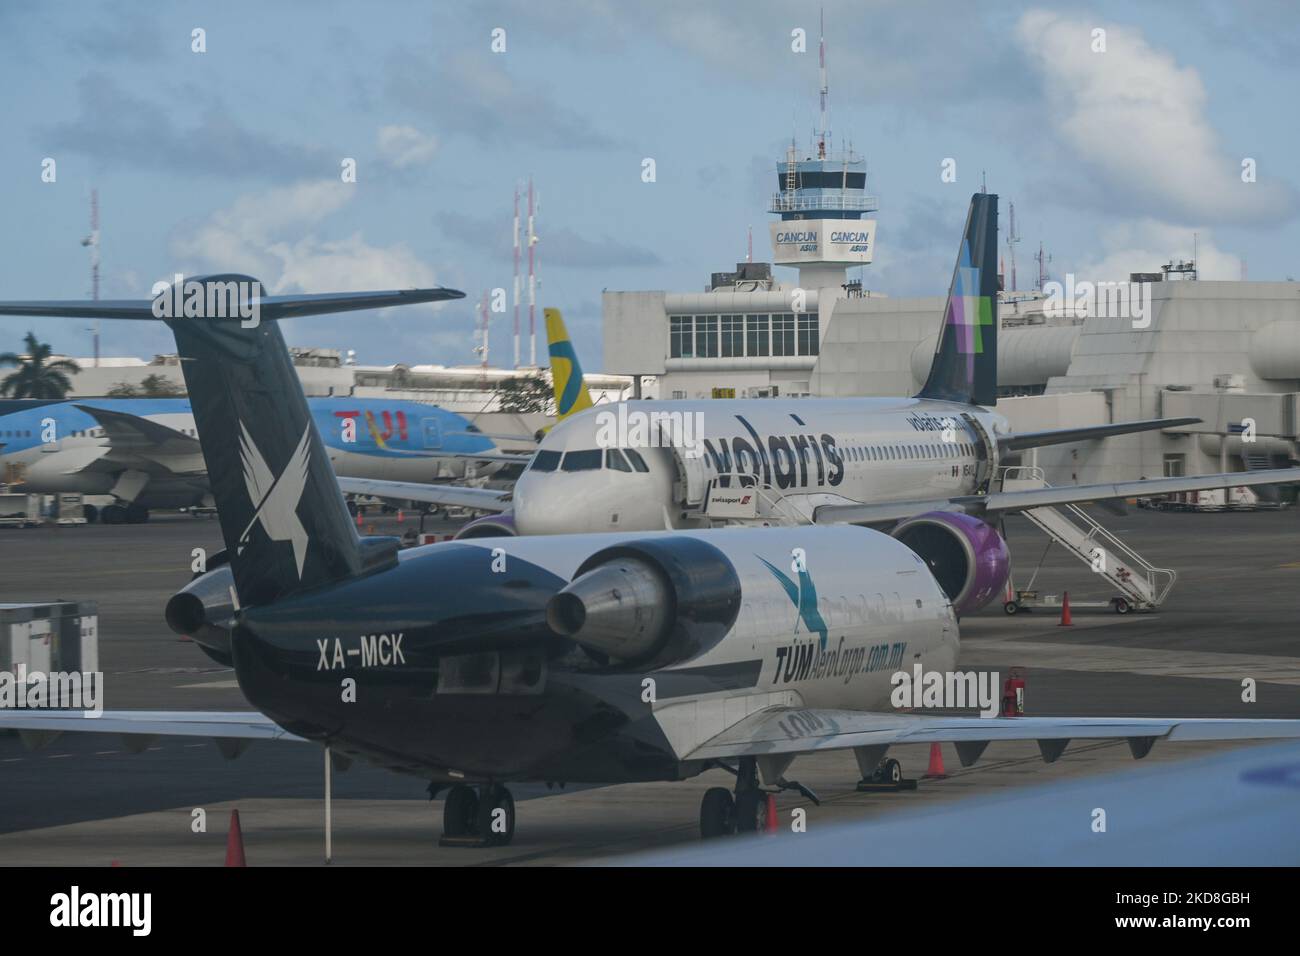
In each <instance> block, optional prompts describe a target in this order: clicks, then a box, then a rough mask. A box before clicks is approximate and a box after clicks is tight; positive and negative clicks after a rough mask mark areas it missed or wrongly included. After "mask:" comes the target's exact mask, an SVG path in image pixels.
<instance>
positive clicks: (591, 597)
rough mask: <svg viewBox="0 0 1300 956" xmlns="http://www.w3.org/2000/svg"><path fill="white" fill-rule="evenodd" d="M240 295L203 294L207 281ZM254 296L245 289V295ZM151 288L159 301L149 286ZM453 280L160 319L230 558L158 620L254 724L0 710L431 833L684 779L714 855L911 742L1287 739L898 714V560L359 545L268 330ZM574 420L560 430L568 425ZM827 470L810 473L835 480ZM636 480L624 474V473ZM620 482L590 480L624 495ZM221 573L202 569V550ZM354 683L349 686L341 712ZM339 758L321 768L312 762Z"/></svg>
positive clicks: (828, 535) (910, 563)
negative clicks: (217, 761) (331, 781)
mask: <svg viewBox="0 0 1300 956" xmlns="http://www.w3.org/2000/svg"><path fill="white" fill-rule="evenodd" d="M230 279H237V280H241V281H244V280H246V277H242V276H215V277H209V278H208V279H207V280H203V281H210V282H221V281H226V280H230ZM247 281H250V282H251V281H252V280H247ZM164 294H166V293H164ZM461 295H462V293H459V292H456V291H453V290H450V289H422V290H411V291H406V292H373V293H355V294H351V293H349V294H339V295H324V296H276V297H269V298H262V299H261V300H260V303H259V304H260V308H261V316H262V321H261V322H260V324H258V325H257V326H256V327H255V328H244V327H242V326H241V325H240V323H239V322H238V321H235V320H230V319H222V318H218V317H211V318H202V317H190V318H168V319H166V320H165V321H166V322H167V324H168V326H169V327H170V328H171V330H172V332H173V334H174V335H175V337H176V345H177V352H178V354H179V355H180V356H181V358H182V369H183V370H184V374H185V380H186V384H187V386H188V389H189V395H190V401H191V404H192V407H193V411H194V418H195V422H196V424H197V426H198V432H199V436H200V442H201V445H202V451H203V456H204V459H205V460H206V462H207V465H208V475H209V480H210V483H211V486H212V493H213V496H214V498H215V499H216V508H217V513H218V517H219V519H220V524H221V531H222V535H223V537H224V539H225V545H226V550H225V553H224V557H225V561H226V563H225V564H218V565H216V566H215V567H214V566H213V565H212V564H211V563H210V564H209V567H210V568H212V569H211V570H209V571H208V572H207V573H206V574H204V575H202V576H201V577H198V578H196V579H195V580H194V581H192V582H191V583H190V584H189V585H188V586H187V587H186V588H185V589H183V590H182V591H181V592H179V593H178V594H177V595H175V596H174V597H173V598H172V599H171V600H170V601H169V602H168V604H167V607H166V611H165V615H166V618H167V621H168V622H169V624H170V625H171V626H172V627H173V629H175V630H177V631H178V632H180V633H184V634H188V635H190V636H192V637H193V638H194V640H195V642H196V643H198V644H199V645H200V646H201V647H203V648H204V649H205V650H206V651H207V652H208V653H210V654H211V655H212V656H213V657H215V658H216V659H218V660H222V661H225V662H227V663H229V664H230V665H231V666H233V668H234V670H235V674H236V677H237V679H238V681H239V686H240V688H241V689H242V691H243V693H244V694H245V696H246V697H247V699H248V700H249V702H250V703H251V704H252V705H253V707H255V708H256V711H254V712H247V713H204V712H201V711H200V712H194V711H173V712H130V711H105V712H104V713H103V714H102V715H100V716H99V717H98V718H96V719H86V716H85V715H84V714H83V713H82V712H79V711H63V712H59V711H40V710H17V709H13V710H5V711H3V712H0V728H14V729H18V730H20V731H25V732H27V734H28V736H29V737H38V738H43V739H48V738H49V737H50V736H51V735H57V734H58V733H60V732H76V731H91V732H106V733H116V734H128V735H131V736H132V737H133V738H134V739H135V740H136V741H139V740H140V739H141V738H145V739H147V738H149V737H151V736H159V735H184V736H202V737H211V738H215V739H217V740H218V741H220V742H221V744H222V746H223V752H226V753H229V754H237V753H238V752H239V751H240V749H242V748H241V747H240V746H239V744H240V742H241V741H243V742H247V741H249V740H277V741H292V742H298V743H301V742H304V741H311V742H314V743H316V744H319V745H322V746H323V747H325V748H326V754H327V755H329V754H333V753H339V754H343V755H348V756H360V757H366V758H368V759H370V760H373V761H375V762H377V763H379V764H381V765H384V766H387V767H390V768H392V769H395V770H399V771H403V772H407V773H412V774H417V775H419V776H421V777H423V778H424V779H427V780H429V781H431V785H432V786H433V787H434V788H435V792H436V791H437V790H438V789H440V788H450V789H449V790H448V791H447V795H446V799H445V801H444V804H443V829H444V836H445V837H446V838H448V839H451V840H456V841H461V842H470V841H472V842H475V843H479V844H488V845H491V844H502V843H507V842H509V841H510V839H511V838H512V836H513V834H514V829H515V806H514V800H513V798H512V797H511V794H510V791H509V789H508V784H509V783H511V782H515V781H567V782H595V783H623V782H632V781H646V780H680V779H683V778H688V777H692V776H695V775H697V774H699V773H702V772H703V771H705V770H709V769H711V768H725V769H727V770H729V771H731V772H732V773H733V774H734V776H735V781H736V783H735V788H734V791H733V790H728V789H726V788H722V787H713V788H711V789H709V790H708V791H707V792H706V793H705V795H704V798H703V801H702V804H701V808H700V828H701V831H702V833H703V834H704V835H705V836H720V835H723V834H727V833H734V832H737V831H751V830H755V829H757V828H759V827H760V826H761V825H762V823H763V820H764V817H765V814H766V812H767V810H766V808H767V807H768V806H769V805H770V802H769V801H768V800H767V799H766V796H767V794H769V793H772V792H775V791H778V790H783V789H796V790H800V791H801V792H804V793H807V791H806V789H805V788H802V787H801V786H800V785H799V784H798V783H797V782H795V781H793V780H791V779H790V778H789V777H788V774H789V773H790V770H791V766H792V763H793V762H794V761H795V760H796V758H797V757H798V756H799V755H800V754H806V753H811V752H815V751H821V750H834V749H841V750H851V751H852V752H853V755H854V757H855V758H856V761H857V766H858V769H859V771H860V772H861V773H862V774H863V775H870V776H880V777H884V778H886V779H893V780H896V779H898V777H899V774H900V769H899V767H898V764H897V761H895V760H893V759H892V758H886V753H887V751H888V750H889V748H890V747H891V746H893V745H895V744H899V743H904V742H907V743H918V742H922V743H930V742H952V743H954V744H955V745H956V747H957V752H958V755H959V757H960V758H961V760H962V762H963V763H964V764H967V765H969V764H971V763H973V762H974V761H975V760H976V759H978V757H979V756H980V754H981V753H982V752H983V750H984V749H985V747H986V746H987V744H988V743H989V742H990V741H994V740H1036V741H1038V744H1039V747H1040V750H1041V752H1042V755H1043V758H1044V759H1045V760H1046V761H1047V762H1049V763H1050V762H1051V761H1053V760H1055V759H1056V758H1057V757H1059V756H1060V754H1061V753H1062V752H1063V751H1064V749H1065V747H1066V744H1067V743H1068V742H1069V741H1070V740H1071V739H1075V738H1099V739H1102V738H1124V739H1127V740H1128V742H1129V746H1130V748H1131V750H1132V752H1133V754H1134V756H1135V757H1142V756H1144V755H1145V754H1146V753H1147V752H1148V751H1149V750H1150V749H1151V747H1152V745H1153V744H1154V742H1155V741H1156V740H1158V739H1170V740H1175V741H1178V740H1225V739H1244V738H1259V737H1296V736H1300V721H1287V720H1241V719H1231V720H1219V719H1183V718H1176V717H1170V718H1159V717H1157V718H1151V717H1147V718H1130V717H1091V718H1089V717H989V718H983V717H962V716H949V715H939V714H926V713H901V712H898V711H897V710H894V709H893V708H892V706H891V703H890V697H891V684H892V682H891V675H892V673H893V672H894V671H896V670H900V669H905V668H909V667H921V668H922V669H923V670H925V671H930V672H940V673H941V672H945V671H951V669H952V668H953V666H954V664H955V662H956V660H957V650H958V622H957V616H956V614H955V610H954V607H953V602H952V600H951V599H950V597H949V596H948V595H947V594H946V593H945V591H944V589H943V588H942V587H941V586H940V584H939V582H938V581H936V579H935V578H934V576H933V575H932V574H931V573H930V571H929V569H928V567H927V565H926V562H925V561H924V560H923V559H922V557H921V556H920V555H918V554H917V553H916V552H915V551H913V550H912V549H911V548H909V547H908V546H907V544H905V543H904V542H903V541H901V540H898V539H897V538H893V537H890V536H888V535H886V534H882V533H880V532H877V531H873V530H871V529H868V528H863V527H857V526H854V525H851V524H840V525H838V526H832V527H827V526H824V525H820V524H816V525H806V526H800V527H793V528H768V529H763V528H742V529H717V530H703V531H654V532H651V531H640V530H637V531H630V532H629V531H620V532H614V533H603V534H579V535H559V536H548V535H539V536H534V537H523V538H517V539H503V538H497V539H487V540H476V539H469V540H462V541H450V542H443V543H439V544H433V545H427V546H424V547H418V548H412V549H408V550H404V551H403V550H400V549H399V547H398V541H397V540H396V539H394V538H389V537H365V538H362V537H359V536H358V535H357V530H356V527H355V526H354V524H353V522H352V521H351V520H350V518H349V515H348V511H347V508H346V504H345V502H344V499H343V495H342V493H341V492H340V489H339V485H338V483H337V482H336V479H335V476H334V473H333V470H332V469H331V468H330V464H329V459H328V454H327V452H326V450H325V445H324V442H323V441H322V438H321V434H320V430H319V428H318V427H317V425H316V423H315V422H314V421H313V419H312V415H311V411H310V409H309V408H308V405H307V402H306V400H305V398H304V396H303V393H302V388H301V386H300V384H299V382H298V379H297V376H296V375H295V373H294V368H293V365H292V362H291V359H290V356H289V352H288V349H287V348H286V347H285V344H284V340H283V338H282V336H281V334H280V329H279V324H278V322H277V319H279V318H282V317H285V316H287V315H292V316H294V317H299V316H307V315H312V314H315V313H320V312H337V311H346V310H349V309H367V308H382V307H388V306H394V305H401V304H404V303H414V302H430V301H437V300H440V299H450V298H459V297H461ZM0 314H18V315H48V316H74V317H89V318H125V319H142V320H147V319H152V318H153V317H154V316H153V312H152V308H151V302H150V301H149V300H141V301H127V302H117V303H111V304H108V303H73V302H52V303H38V302H20V303H14V302H5V303H0ZM580 420H581V419H573V421H580ZM828 457H829V456H828V455H827V454H826V452H825V450H824V449H823V452H822V459H821V461H822V475H823V477H824V476H825V475H826V474H827V473H828V472H827V467H826V462H827V459H828ZM621 474H623V473H622V472H620V473H619V475H621ZM619 475H611V474H610V473H609V472H606V473H605V477H607V478H612V479H617V478H618V477H619ZM214 560H217V559H216V558H214ZM345 690H347V692H346V693H345ZM327 765H328V759H327Z"/></svg>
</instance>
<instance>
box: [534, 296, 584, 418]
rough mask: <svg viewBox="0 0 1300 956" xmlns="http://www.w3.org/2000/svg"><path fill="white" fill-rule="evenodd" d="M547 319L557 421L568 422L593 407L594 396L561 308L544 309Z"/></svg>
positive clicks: (547, 338)
mask: <svg viewBox="0 0 1300 956" xmlns="http://www.w3.org/2000/svg"><path fill="white" fill-rule="evenodd" d="M542 311H543V314H544V315H545V316H546V342H547V347H548V350H549V351H550V355H551V382H552V384H553V385H554V388H555V418H556V421H564V419H566V418H568V417H569V416H570V415H576V414H577V413H578V412H580V411H582V410H583V409H586V408H591V396H590V395H589V394H588V393H587V387H586V385H584V384H583V381H582V366H581V365H579V364H578V355H577V353H576V352H575V351H574V350H573V343H571V342H570V341H569V331H568V329H566V328H565V327H564V319H563V318H561V317H560V310H559V309H543V310H542Z"/></svg>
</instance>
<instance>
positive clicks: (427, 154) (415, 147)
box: [379, 126, 438, 169]
mask: <svg viewBox="0 0 1300 956" xmlns="http://www.w3.org/2000/svg"><path fill="white" fill-rule="evenodd" d="M437 151H438V139H437V137H435V136H426V135H425V134H424V133H421V132H420V131H419V130H418V129H416V128H415V127H413V126H381V127H380V129H379V156H380V158H381V159H382V160H383V161H384V162H386V163H388V164H389V165H390V166H392V167H393V168H395V169H406V168H407V167H409V166H420V165H423V164H424V163H427V162H428V161H429V160H431V159H432V158H433V154H434V153H436V152H437Z"/></svg>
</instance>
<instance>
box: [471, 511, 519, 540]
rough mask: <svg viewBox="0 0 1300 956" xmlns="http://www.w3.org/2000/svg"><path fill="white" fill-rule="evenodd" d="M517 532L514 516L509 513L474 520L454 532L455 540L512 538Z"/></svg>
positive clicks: (504, 512)
mask: <svg viewBox="0 0 1300 956" xmlns="http://www.w3.org/2000/svg"><path fill="white" fill-rule="evenodd" d="M518 534H519V532H518V531H517V530H515V516H514V515H513V514H511V513H510V512H509V511H503V512H502V513H501V514H496V515H484V516H483V517H481V518H475V519H474V520H473V521H471V522H469V523H468V524H466V525H465V527H463V528H461V529H460V530H459V531H457V532H456V540H457V541H460V540H462V539H464V538H513V537H515V536H516V535H518Z"/></svg>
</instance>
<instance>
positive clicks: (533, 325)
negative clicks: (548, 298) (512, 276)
mask: <svg viewBox="0 0 1300 956" xmlns="http://www.w3.org/2000/svg"><path fill="white" fill-rule="evenodd" d="M536 245H537V231H536V229H534V228H533V177H531V176H529V177H528V364H529V365H530V366H532V367H533V368H536V367H537V265H536V250H535V249H534V247H535V246H536Z"/></svg>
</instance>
